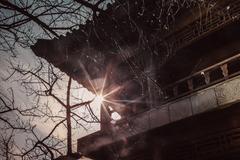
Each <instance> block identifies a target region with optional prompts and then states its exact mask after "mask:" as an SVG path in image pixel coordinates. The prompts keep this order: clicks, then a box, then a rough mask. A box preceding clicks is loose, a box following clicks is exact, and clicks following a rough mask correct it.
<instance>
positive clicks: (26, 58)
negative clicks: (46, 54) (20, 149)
mask: <svg viewBox="0 0 240 160" xmlns="http://www.w3.org/2000/svg"><path fill="white" fill-rule="evenodd" d="M17 52H18V53H17V58H12V57H11V55H10V54H8V53H6V52H0V92H1V93H5V94H8V89H9V88H13V91H14V97H15V105H17V106H19V107H23V108H25V107H26V108H27V107H28V106H32V105H34V104H35V102H34V101H35V100H34V99H33V97H31V96H28V95H27V94H26V91H25V88H24V87H22V86H21V83H20V82H19V81H16V80H17V79H18V76H17V75H14V76H13V77H11V79H9V80H7V81H5V80H4V79H5V78H6V77H8V76H9V74H10V73H11V68H10V65H9V60H11V61H14V62H16V63H21V64H24V65H26V66H28V65H29V66H30V67H35V66H34V65H36V61H35V60H36V56H35V55H34V54H33V52H32V51H31V49H29V48H21V47H18V49H17ZM43 61H44V60H43ZM67 80H68V76H67V75H64V76H63V80H62V81H61V83H62V84H60V86H64V85H65V86H66V82H67ZM73 86H79V84H78V83H77V82H76V81H73ZM56 93H57V94H58V95H59V96H61V95H62V96H64V95H65V94H66V88H65V87H63V88H59V89H58V90H56ZM72 94H73V95H74V96H75V97H78V98H80V99H83V100H90V99H93V98H95V95H94V94H93V93H91V92H90V91H88V90H87V89H86V88H78V87H76V89H72ZM45 102H48V103H50V104H49V105H50V106H51V109H52V112H53V113H55V114H56V115H61V114H62V115H63V116H64V112H62V111H61V109H62V108H61V107H59V104H58V103H57V102H56V101H54V100H52V99H47V98H41V99H40V104H43V105H44V103H45ZM100 105H101V104H100V102H99V100H98V99H97V98H95V99H94V101H93V102H92V103H91V108H92V109H93V111H94V112H95V115H97V116H98V118H100ZM76 112H77V113H78V114H79V115H82V116H84V115H85V116H87V115H86V114H88V112H86V110H85V108H80V109H77V111H76ZM9 116H12V115H9ZM23 118H25V117H23ZM32 124H33V125H36V130H37V132H38V134H39V137H44V136H46V135H47V134H48V133H49V132H50V131H51V129H52V128H53V127H54V126H55V123H54V122H52V121H50V120H46V119H38V118H36V119H34V120H33V121H32ZM83 124H84V123H83ZM84 126H85V127H86V128H87V130H85V129H84V128H82V127H81V128H80V129H74V130H73V133H72V138H73V144H76V140H77V139H78V138H80V137H83V136H85V135H87V134H90V133H93V132H96V131H98V130H99V129H100V125H99V123H94V124H86V123H85V124H84ZM54 134H55V135H56V136H59V137H60V138H66V128H65V127H64V126H60V127H59V128H58V129H57V130H56V132H55V133H54ZM24 136H26V135H18V136H17V137H16V141H17V143H18V144H19V145H21V144H24V140H25V139H24V138H26V137H24ZM74 150H75V151H76V145H74Z"/></svg>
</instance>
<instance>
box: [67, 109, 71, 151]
mask: <svg viewBox="0 0 240 160" xmlns="http://www.w3.org/2000/svg"><path fill="white" fill-rule="evenodd" d="M70 111H71V110H70V108H69V107H68V108H67V111H66V112H67V113H66V116H67V155H71V154H72V128H71V112H70Z"/></svg>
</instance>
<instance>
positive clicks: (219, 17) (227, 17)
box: [166, 0, 240, 51]
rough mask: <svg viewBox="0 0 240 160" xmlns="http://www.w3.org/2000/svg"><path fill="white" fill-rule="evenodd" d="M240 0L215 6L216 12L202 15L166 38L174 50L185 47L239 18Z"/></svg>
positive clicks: (232, 0)
mask: <svg viewBox="0 0 240 160" xmlns="http://www.w3.org/2000/svg"><path fill="white" fill-rule="evenodd" d="M239 17H240V0H231V1H229V2H228V3H226V4H225V5H223V6H218V7H215V8H214V12H212V13H205V15H203V16H202V17H199V18H198V19H197V20H195V21H194V22H192V23H191V24H189V25H187V26H185V27H184V28H183V29H181V30H179V31H177V32H174V33H173V34H172V35H170V36H168V37H167V38H166V41H168V42H169V43H170V44H172V45H173V48H174V51H177V50H178V49H181V48H183V47H184V46H186V45H188V44H189V43H191V42H193V41H195V40H196V39H199V38H200V37H202V36H204V35H206V34H208V33H210V32H213V31H215V30H217V29H219V28H222V27H223V26H225V25H227V24H229V23H231V22H234V21H236V20H238V19H239Z"/></svg>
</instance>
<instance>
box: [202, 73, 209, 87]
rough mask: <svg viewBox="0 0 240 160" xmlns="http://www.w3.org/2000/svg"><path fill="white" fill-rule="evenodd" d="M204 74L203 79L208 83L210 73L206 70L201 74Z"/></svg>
mask: <svg viewBox="0 0 240 160" xmlns="http://www.w3.org/2000/svg"><path fill="white" fill-rule="evenodd" d="M203 75H204V79H205V83H206V84H209V83H210V75H209V72H206V73H204V74H203Z"/></svg>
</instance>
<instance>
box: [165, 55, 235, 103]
mask: <svg viewBox="0 0 240 160" xmlns="http://www.w3.org/2000/svg"><path fill="white" fill-rule="evenodd" d="M239 74H240V54H237V55H235V56H233V57H230V58H228V59H225V60H224V61H222V62H219V63H217V64H214V65H212V66H210V67H207V68H205V69H203V70H201V71H199V72H196V73H194V74H192V75H190V76H188V77H185V78H183V79H181V80H178V81H177V82H175V83H173V84H170V85H168V86H166V87H165V88H164V89H163V92H164V99H165V101H169V100H173V99H176V98H180V97H182V96H185V95H187V94H190V93H192V92H195V91H197V90H200V89H204V88H206V87H209V86H211V85H213V84H216V83H219V82H221V81H224V80H226V79H229V78H231V77H234V76H236V75H239Z"/></svg>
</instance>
